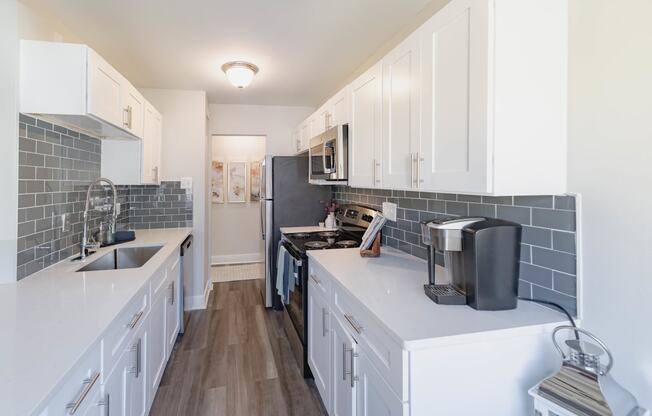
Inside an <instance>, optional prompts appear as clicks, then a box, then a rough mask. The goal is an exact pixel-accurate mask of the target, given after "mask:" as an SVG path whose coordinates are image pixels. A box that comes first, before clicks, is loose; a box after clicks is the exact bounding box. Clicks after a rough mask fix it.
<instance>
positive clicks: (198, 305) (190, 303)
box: [183, 279, 213, 311]
mask: <svg viewBox="0 0 652 416" xmlns="http://www.w3.org/2000/svg"><path fill="white" fill-rule="evenodd" d="M211 290H213V282H212V281H211V280H210V279H209V280H208V281H207V282H206V286H205V287H204V294H203V295H197V296H185V297H184V298H183V301H184V308H183V309H184V310H185V311H196V310H199V309H206V307H207V306H208V297H209V296H210V294H211Z"/></svg>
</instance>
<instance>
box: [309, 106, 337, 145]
mask: <svg viewBox="0 0 652 416" xmlns="http://www.w3.org/2000/svg"><path fill="white" fill-rule="evenodd" d="M332 117H333V116H332V112H331V107H330V103H328V104H326V105H325V106H324V108H322V109H320V110H319V113H318V114H317V117H316V120H315V125H316V127H317V130H316V131H315V132H314V133H313V137H314V136H316V135H318V134H321V133H323V132H325V131H326V130H328V129H330V128H331V127H333V120H332Z"/></svg>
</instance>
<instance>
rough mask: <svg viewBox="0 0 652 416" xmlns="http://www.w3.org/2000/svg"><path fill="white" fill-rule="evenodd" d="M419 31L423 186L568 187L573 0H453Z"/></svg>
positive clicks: (491, 189)
mask: <svg viewBox="0 0 652 416" xmlns="http://www.w3.org/2000/svg"><path fill="white" fill-rule="evenodd" d="M418 32H419V33H420V37H421V43H422V123H421V126H422V134H421V146H420V151H421V157H422V158H423V161H422V162H421V164H420V166H419V169H418V174H417V176H418V179H419V180H420V181H422V182H421V183H419V188H420V189H426V190H433V191H444V192H469V193H480V194H491V195H522V194H558V193H563V192H565V191H566V167H565V166H566V78H567V62H566V60H567V3H566V1H565V0H553V1H547V0H454V1H452V2H450V3H449V4H448V5H446V6H445V7H444V8H443V9H442V10H440V11H439V12H438V13H437V14H435V15H434V16H433V17H432V18H431V19H430V20H429V21H428V22H426V23H425V24H424V25H423V26H422V27H421V28H420V29H419V30H418Z"/></svg>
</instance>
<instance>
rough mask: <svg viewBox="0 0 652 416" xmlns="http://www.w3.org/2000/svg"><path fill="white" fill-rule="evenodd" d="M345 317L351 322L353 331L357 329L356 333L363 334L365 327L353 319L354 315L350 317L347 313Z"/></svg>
mask: <svg viewBox="0 0 652 416" xmlns="http://www.w3.org/2000/svg"><path fill="white" fill-rule="evenodd" d="M344 317H345V318H346V320H347V321H348V322H349V324H350V325H351V327H353V329H355V332H357V333H358V334H362V330H363V329H364V327H363V326H362V325H360V324H359V323H358V322H357V321H356V320H355V318H354V317H353V315H348V314H346V313H345V314H344Z"/></svg>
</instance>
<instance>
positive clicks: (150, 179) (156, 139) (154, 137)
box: [142, 103, 163, 185]
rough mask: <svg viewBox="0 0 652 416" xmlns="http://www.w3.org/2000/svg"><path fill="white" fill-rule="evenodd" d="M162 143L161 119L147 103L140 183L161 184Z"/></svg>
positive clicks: (159, 114)
mask: <svg viewBox="0 0 652 416" xmlns="http://www.w3.org/2000/svg"><path fill="white" fill-rule="evenodd" d="M162 141H163V117H162V116H161V113H159V112H158V111H156V109H155V108H154V107H152V106H151V105H150V104H149V103H146V105H145V122H144V133H143V145H142V150H143V157H142V166H143V167H142V183H143V184H154V185H158V184H160V183H161V147H162Z"/></svg>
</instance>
